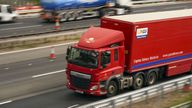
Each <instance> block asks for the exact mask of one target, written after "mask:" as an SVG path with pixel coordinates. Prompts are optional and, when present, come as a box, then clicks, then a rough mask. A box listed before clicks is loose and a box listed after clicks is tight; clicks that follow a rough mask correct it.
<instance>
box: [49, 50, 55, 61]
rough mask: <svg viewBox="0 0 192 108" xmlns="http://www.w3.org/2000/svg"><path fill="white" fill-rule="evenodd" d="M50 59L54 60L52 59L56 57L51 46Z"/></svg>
mask: <svg viewBox="0 0 192 108" xmlns="http://www.w3.org/2000/svg"><path fill="white" fill-rule="evenodd" d="M49 58H50V61H54V59H56V55H55V48H54V47H51V53H50V56H49Z"/></svg>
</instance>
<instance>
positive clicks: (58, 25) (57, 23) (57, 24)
mask: <svg viewBox="0 0 192 108" xmlns="http://www.w3.org/2000/svg"><path fill="white" fill-rule="evenodd" d="M60 29H61V26H60V22H59V18H57V19H56V20H55V30H60Z"/></svg>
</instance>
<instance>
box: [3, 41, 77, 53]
mask: <svg viewBox="0 0 192 108" xmlns="http://www.w3.org/2000/svg"><path fill="white" fill-rule="evenodd" d="M74 43H77V42H76V41H75V42H69V43H63V44H57V45H49V46H44V47H37V48H30V49H25V50H17V51H10V52H4V53H0V55H6V54H13V53H20V52H26V51H33V50H39V49H44V48H50V47H58V46H64V45H70V44H74Z"/></svg>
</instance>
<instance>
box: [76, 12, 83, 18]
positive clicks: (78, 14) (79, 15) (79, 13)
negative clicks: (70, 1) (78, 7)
mask: <svg viewBox="0 0 192 108" xmlns="http://www.w3.org/2000/svg"><path fill="white" fill-rule="evenodd" d="M76 17H77V18H76V19H77V20H80V19H83V15H82V12H78V13H77V16H76Z"/></svg>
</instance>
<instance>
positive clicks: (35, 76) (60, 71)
mask: <svg viewBox="0 0 192 108" xmlns="http://www.w3.org/2000/svg"><path fill="white" fill-rule="evenodd" d="M65 71H66V70H65V69H64V70H59V71H54V72H48V73H44V74H39V75H33V76H32V78H38V77H42V76H47V75H52V74H57V73H62V72H65Z"/></svg>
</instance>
